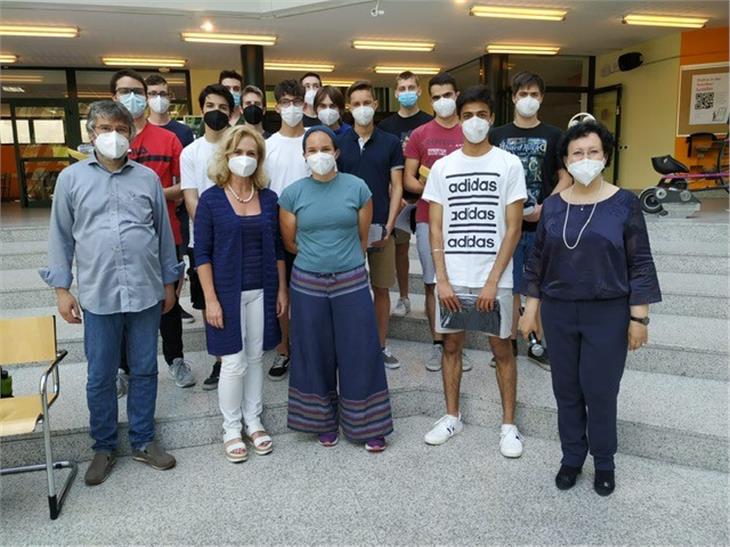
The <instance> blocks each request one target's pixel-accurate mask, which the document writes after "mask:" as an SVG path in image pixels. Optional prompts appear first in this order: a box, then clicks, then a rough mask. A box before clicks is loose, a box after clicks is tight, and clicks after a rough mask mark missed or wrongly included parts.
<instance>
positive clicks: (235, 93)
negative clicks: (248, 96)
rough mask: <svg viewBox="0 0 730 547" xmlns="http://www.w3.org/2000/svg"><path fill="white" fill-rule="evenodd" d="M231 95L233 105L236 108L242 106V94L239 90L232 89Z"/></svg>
mask: <svg viewBox="0 0 730 547" xmlns="http://www.w3.org/2000/svg"><path fill="white" fill-rule="evenodd" d="M231 95H233V105H234V106H235V107H236V108H238V107H239V106H241V94H240V93H239V92H238V91H231Z"/></svg>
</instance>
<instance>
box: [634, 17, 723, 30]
mask: <svg viewBox="0 0 730 547" xmlns="http://www.w3.org/2000/svg"><path fill="white" fill-rule="evenodd" d="M707 21H709V19H706V18H704V17H675V16H671V15H641V14H629V15H626V16H625V17H624V18H623V21H622V22H623V23H625V24H627V25H642V26H651V27H680V28H702V27H704V26H705V24H707Z"/></svg>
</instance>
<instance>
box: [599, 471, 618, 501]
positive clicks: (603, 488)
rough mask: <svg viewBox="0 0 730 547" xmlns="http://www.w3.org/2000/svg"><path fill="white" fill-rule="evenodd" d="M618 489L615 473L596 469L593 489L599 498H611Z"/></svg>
mask: <svg viewBox="0 0 730 547" xmlns="http://www.w3.org/2000/svg"><path fill="white" fill-rule="evenodd" d="M615 488H616V479H615V476H614V472H613V471H603V470H601V469H596V478H595V479H594V480H593V489H594V490H595V491H596V494H598V495H599V496H610V495H611V492H613V491H614V489H615Z"/></svg>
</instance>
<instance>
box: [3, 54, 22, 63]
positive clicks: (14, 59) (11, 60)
mask: <svg viewBox="0 0 730 547" xmlns="http://www.w3.org/2000/svg"><path fill="white" fill-rule="evenodd" d="M17 61H18V56H17V55H10V54H6V53H0V63H15V62H17Z"/></svg>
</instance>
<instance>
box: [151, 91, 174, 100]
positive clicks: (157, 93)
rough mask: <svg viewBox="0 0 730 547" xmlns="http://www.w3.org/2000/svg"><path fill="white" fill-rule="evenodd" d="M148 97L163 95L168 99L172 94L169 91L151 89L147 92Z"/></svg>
mask: <svg viewBox="0 0 730 547" xmlns="http://www.w3.org/2000/svg"><path fill="white" fill-rule="evenodd" d="M147 96H148V97H162V98H163V99H166V98H168V97H169V96H170V94H169V93H168V92H167V91H149V92H147Z"/></svg>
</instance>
